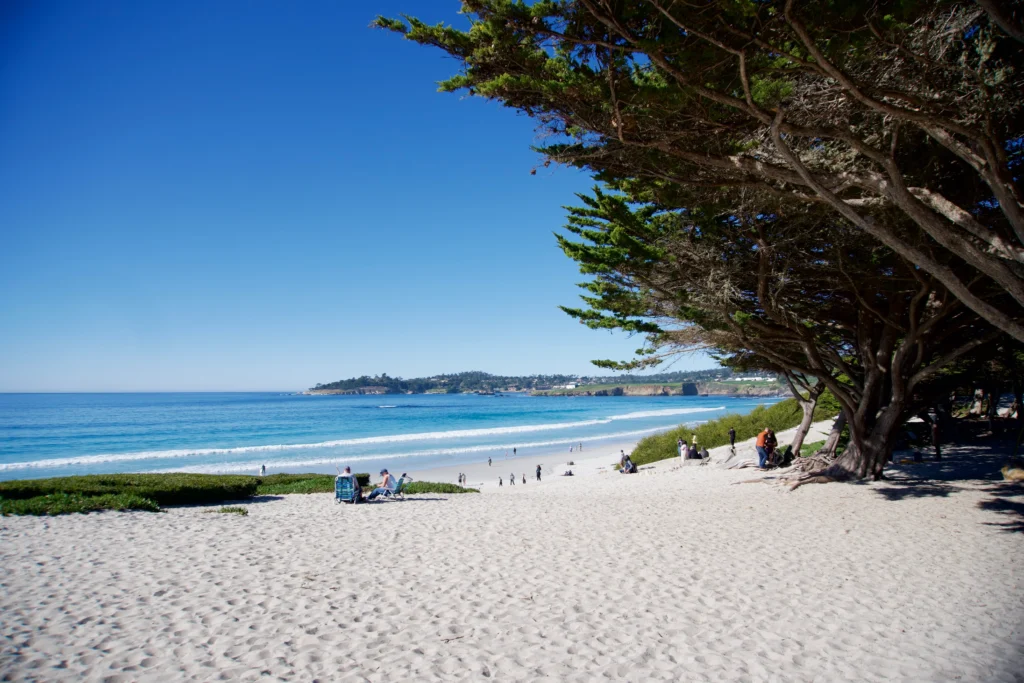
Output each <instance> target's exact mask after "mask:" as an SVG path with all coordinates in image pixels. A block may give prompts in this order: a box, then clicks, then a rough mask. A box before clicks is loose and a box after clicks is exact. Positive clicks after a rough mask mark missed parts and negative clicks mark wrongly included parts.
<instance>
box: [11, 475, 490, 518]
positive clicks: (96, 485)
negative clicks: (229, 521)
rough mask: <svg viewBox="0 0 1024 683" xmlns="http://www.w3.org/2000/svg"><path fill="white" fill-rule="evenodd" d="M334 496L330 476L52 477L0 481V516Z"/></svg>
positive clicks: (363, 480) (418, 486)
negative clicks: (300, 495)
mask: <svg viewBox="0 0 1024 683" xmlns="http://www.w3.org/2000/svg"><path fill="white" fill-rule="evenodd" d="M356 479H357V480H358V481H359V485H360V486H363V487H365V486H367V485H368V484H369V483H370V475H369V474H357V475H356ZM288 493H334V475H331V474H274V475H270V476H268V477H262V478H260V477H245V476H234V475H218V474H179V473H170V474H106V475H88V476H82V477H56V478H53V479H25V480H20V481H5V482H0V514H3V515H64V514H69V513H72V512H83V513H84V512H95V511H99V510H147V511H150V512H159V511H160V506H161V505H208V504H214V503H220V502H223V501H227V500H242V499H245V498H249V497H250V496H253V495H281V494H288ZM405 493H410V494H416V493H479V491H478V490H477V489H466V488H462V487H461V486H456V485H455V484H446V483H440V482H432V481H415V482H411V483H409V484H407V485H406V487H405ZM208 512H223V513H232V514H236V515H243V516H244V515H247V514H249V511H248V510H247V509H246V508H243V507H238V506H232V507H222V508H220V509H219V510H208Z"/></svg>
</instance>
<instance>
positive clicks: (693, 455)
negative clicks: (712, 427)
mask: <svg viewBox="0 0 1024 683" xmlns="http://www.w3.org/2000/svg"><path fill="white" fill-rule="evenodd" d="M699 457H700V456H699V455H698V454H697V442H696V441H694V442H693V443H692V444H690V447H689V448H688V449H687V451H686V458H687V459H688V460H696V459H697V458H699Z"/></svg>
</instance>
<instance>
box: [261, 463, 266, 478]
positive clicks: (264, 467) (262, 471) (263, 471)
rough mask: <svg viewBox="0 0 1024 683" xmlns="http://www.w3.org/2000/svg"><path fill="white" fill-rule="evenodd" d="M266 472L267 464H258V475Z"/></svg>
mask: <svg viewBox="0 0 1024 683" xmlns="http://www.w3.org/2000/svg"><path fill="white" fill-rule="evenodd" d="M266 473H267V466H266V465H260V476H261V477H262V476H264V475H266Z"/></svg>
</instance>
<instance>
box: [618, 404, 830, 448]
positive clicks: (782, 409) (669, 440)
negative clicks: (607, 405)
mask: <svg viewBox="0 0 1024 683" xmlns="http://www.w3.org/2000/svg"><path fill="white" fill-rule="evenodd" d="M825 396H828V394H826V395H825ZM822 398H823V399H824V398H825V397H824V396H823V397H822ZM836 413H838V408H836V407H835V399H832V398H831V396H829V398H828V399H827V400H820V401H819V402H818V405H817V407H816V408H815V410H814V420H815V421H819V420H827V419H829V418H831V417H834V416H835V415H836ZM802 418H803V410H801V408H800V404H799V403H797V402H796V400H795V399H787V400H785V401H780V402H779V403H776V404H774V405H772V406H768V407H765V406H758V407H757V408H754V410H753V411H751V412H750V413H749V414H747V415H725V416H723V417H720V418H718V419H717V420H713V421H711V422H705V423H704V424H702V425H698V426H697V427H685V426H681V427H677V428H676V429H673V430H671V431H669V432H665V433H663V434H654V435H652V436H648V437H647V438H645V439H643V440H642V441H641V442H640V443H639V444H637V447H636V449H635V450H634V451H633V454H632V456H631V457H632V460H633V462H634V463H636V464H637V465H646V464H647V463H652V462H657V461H658V460H665V459H667V458H678V457H679V448H678V446H677V445H676V442H677V440H678V439H683V440H684V441H686V442H687V443H690V441H691V439H692V437H693V435H694V434H696V435H697V445H698V448H700V447H704V448H715V447H716V446H725V445H727V444H728V443H729V428H730V427H732V428H733V429H735V430H736V441H743V440H745V439H750V438H753V437H755V436H757V435H758V434H759V433H761V430H762V429H764V428H765V427H768V428H769V429H772V430H775V431H776V432H781V431H783V430H786V429H790V428H792V427H796V426H797V425H798V424H800V420H801V419H802ZM779 446H780V448H785V444H779Z"/></svg>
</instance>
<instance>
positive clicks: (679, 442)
mask: <svg viewBox="0 0 1024 683" xmlns="http://www.w3.org/2000/svg"><path fill="white" fill-rule="evenodd" d="M676 448H678V449H679V457H680V458H685V457H686V450H685V449H684V448H683V439H682V437H680V438H678V439H676ZM619 452H620V453H621V452H622V451H619Z"/></svg>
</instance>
